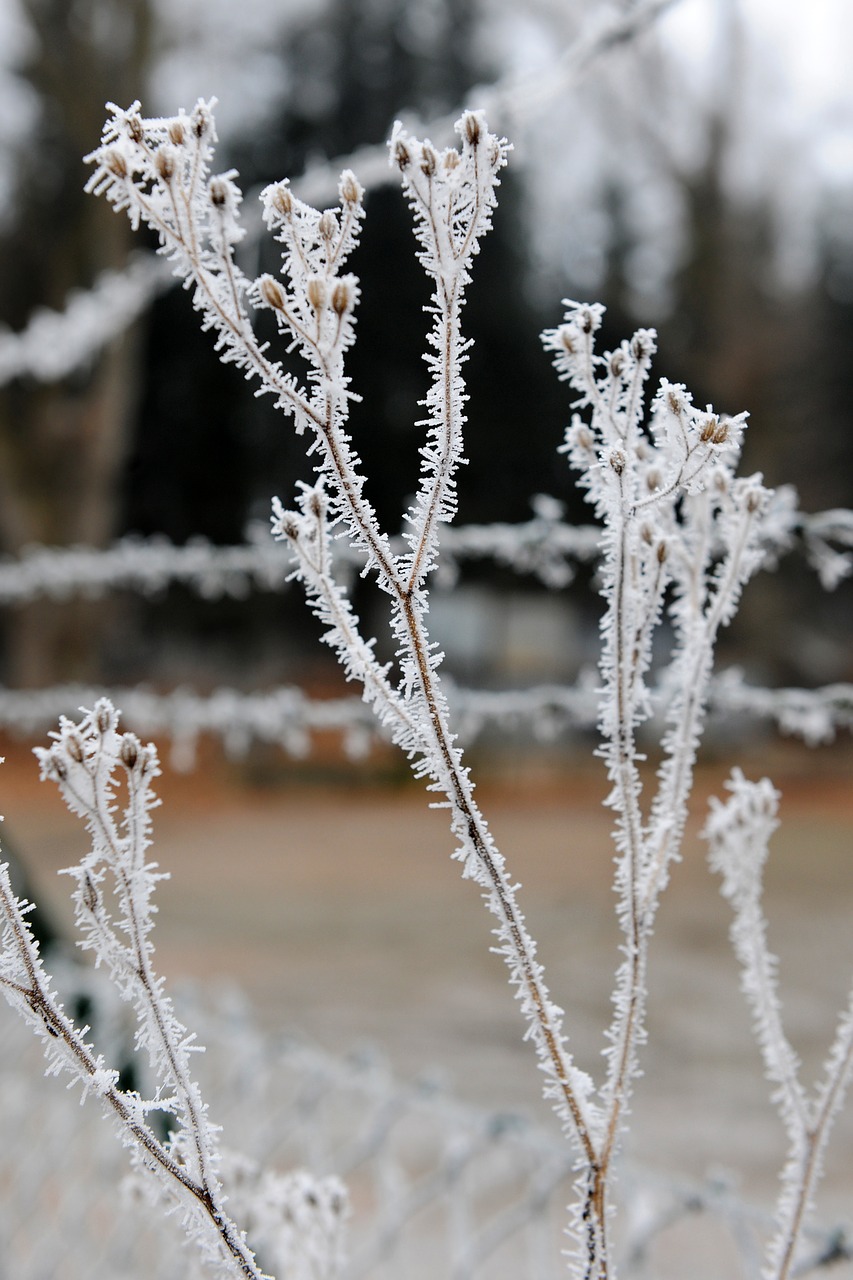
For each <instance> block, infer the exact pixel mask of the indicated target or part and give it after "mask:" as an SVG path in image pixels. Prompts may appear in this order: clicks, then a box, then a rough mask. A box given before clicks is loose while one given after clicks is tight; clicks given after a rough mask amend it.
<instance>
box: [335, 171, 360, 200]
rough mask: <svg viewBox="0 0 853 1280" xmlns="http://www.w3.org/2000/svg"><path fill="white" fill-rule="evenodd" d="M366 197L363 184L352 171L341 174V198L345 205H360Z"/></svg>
mask: <svg viewBox="0 0 853 1280" xmlns="http://www.w3.org/2000/svg"><path fill="white" fill-rule="evenodd" d="M363 195H364V191H363V190H362V186H361V183H360V182H359V181H358V178H356V176H355V174H354V173H353V172H352V170H351V169H345V170H344V172H343V173H342V174H341V185H340V196H341V200H342V201H343V202H344V204H358V203H359V201H360V200H361V198H362V196H363Z"/></svg>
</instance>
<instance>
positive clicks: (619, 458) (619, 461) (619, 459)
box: [608, 449, 627, 476]
mask: <svg viewBox="0 0 853 1280" xmlns="http://www.w3.org/2000/svg"><path fill="white" fill-rule="evenodd" d="M626 461H627V459H626V457H625V455H624V453H623V452H622V450H621V449H612V450H611V452H610V457H609V458H608V462H609V463H610V465H611V467H612V468H613V470H614V471H615V472H616V474H617V476H621V474H622V472H623V471H624V470H625V463H626Z"/></svg>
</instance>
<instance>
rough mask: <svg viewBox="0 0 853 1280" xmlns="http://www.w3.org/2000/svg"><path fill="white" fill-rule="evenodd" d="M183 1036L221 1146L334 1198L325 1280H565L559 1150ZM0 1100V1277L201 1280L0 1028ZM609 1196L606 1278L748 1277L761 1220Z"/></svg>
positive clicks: (396, 1087)
mask: <svg viewBox="0 0 853 1280" xmlns="http://www.w3.org/2000/svg"><path fill="white" fill-rule="evenodd" d="M185 998H186V999H188V1000H189V1003H190V1004H193V1003H195V1002H194V1001H193V1000H192V999H191V998H190V997H188V996H187V995H186V993H185ZM191 1020H192V1022H193V1025H194V1026H198V1027H199V1029H200V1033H201V1039H202V1040H203V1042H205V1043H206V1044H207V1046H208V1048H207V1053H206V1054H205V1055H204V1057H203V1058H200V1059H198V1061H197V1072H198V1074H199V1076H200V1078H201V1081H202V1087H203V1089H204V1091H205V1095H206V1096H207V1097H208V1099H209V1101H210V1104H211V1113H212V1115H213V1117H214V1118H215V1119H216V1120H217V1121H218V1122H220V1123H222V1124H223V1126H224V1144H225V1146H226V1147H228V1148H231V1149H233V1150H236V1151H239V1152H240V1153H241V1154H243V1155H247V1156H248V1157H249V1158H250V1159H253V1160H256V1161H259V1162H260V1163H261V1164H262V1165H263V1167H265V1168H269V1167H275V1168H278V1169H280V1170H282V1171H284V1170H287V1169H290V1168H294V1167H300V1168H307V1169H310V1171H311V1172H313V1173H315V1174H318V1175H322V1174H327V1173H334V1174H336V1175H337V1176H339V1177H341V1178H342V1179H343V1181H344V1182H345V1184H346V1185H347V1188H348V1193H349V1196H350V1201H351V1206H352V1217H351V1219H350V1223H349V1228H348V1253H349V1262H348V1265H347V1268H346V1270H345V1272H344V1274H343V1276H342V1277H341V1280H368V1277H369V1278H370V1280H392V1278H393V1280H481V1278H482V1280H485V1277H487V1276H488V1277H489V1280H552V1277H553V1280H556V1278H557V1277H559V1276H562V1275H563V1274H565V1268H564V1265H563V1262H562V1260H561V1248H562V1244H563V1235H562V1232H563V1227H564V1224H565V1210H564V1204H565V1202H566V1200H567V1198H568V1192H569V1185H570V1180H571V1176H572V1167H571V1159H570V1156H569V1154H568V1151H567V1148H566V1146H565V1144H564V1143H563V1142H562V1141H561V1139H560V1138H559V1136H557V1135H550V1134H546V1133H545V1132H543V1131H540V1130H539V1129H537V1128H536V1126H535V1125H534V1124H532V1123H531V1122H530V1120H529V1119H527V1118H525V1117H521V1116H513V1115H508V1114H489V1113H485V1112H481V1111H478V1110H476V1109H475V1108H473V1107H470V1106H466V1105H462V1104H460V1103H459V1102H458V1101H455V1100H454V1099H453V1098H452V1097H450V1096H449V1095H448V1094H446V1093H445V1092H444V1091H443V1090H442V1089H441V1088H440V1087H439V1086H438V1085H436V1084H435V1083H434V1082H430V1081H429V1080H423V1081H421V1082H416V1083H414V1084H405V1083H401V1082H400V1081H399V1080H397V1079H395V1078H394V1077H393V1075H392V1074H391V1072H390V1071H389V1069H388V1067H387V1065H386V1064H385V1063H384V1061H383V1060H382V1059H381V1058H380V1057H378V1056H376V1055H374V1054H372V1053H370V1052H369V1051H364V1050H363V1051H360V1052H357V1053H354V1054H352V1055H351V1056H350V1057H347V1058H335V1057H332V1056H331V1055H329V1054H328V1053H325V1052H323V1051H321V1050H319V1049H318V1048H316V1047H315V1046H312V1045H309V1044H307V1043H305V1042H304V1041H301V1040H299V1039H296V1038H294V1037H289V1036H286V1035H276V1034H272V1033H269V1032H266V1031H262V1030H261V1029H260V1028H259V1027H258V1026H257V1024H256V1023H255V1022H254V1021H253V1019H252V1017H251V1016H250V1014H249V1013H248V1011H247V1010H246V1007H245V1005H244V1004H243V1003H242V1001H241V1000H240V999H239V997H237V996H233V997H230V998H229V999H228V1000H227V1001H225V1002H223V1003H222V1004H221V1005H220V1007H219V1008H218V1009H217V1010H215V1011H211V1010H210V1009H209V1008H208V1009H207V1010H206V1011H203V1010H202V1009H200V1008H196V1009H194V1010H193V1012H192V1014H191ZM0 1089H1V1090H2V1092H0V1098H2V1104H0V1105H2V1111H0V1119H1V1120H2V1131H3V1135H4V1140H3V1143H2V1144H0V1238H2V1240H3V1266H2V1274H4V1275H9V1276H14V1277H15V1280H42V1278H43V1277H51V1278H52V1277H55V1276H62V1277H63V1280H84V1277H85V1280H116V1278H117V1277H121V1280H196V1278H198V1280H201V1278H200V1273H199V1272H198V1270H197V1269H196V1268H195V1265H194V1263H193V1260H192V1257H191V1255H190V1254H189V1253H188V1252H187V1250H186V1249H185V1248H184V1247H183V1245H182V1244H181V1243H180V1241H179V1228H178V1225H177V1224H176V1223H175V1222H174V1221H173V1220H170V1219H165V1218H163V1217H162V1215H161V1214H160V1213H159V1210H153V1211H152V1210H151V1209H150V1208H148V1207H147V1205H146V1203H145V1202H144V1201H143V1199H142V1198H141V1196H140V1194H139V1192H138V1190H137V1189H136V1188H135V1185H134V1183H133V1180H132V1179H131V1178H130V1176H129V1175H128V1172H127V1169H128V1166H127V1160H126V1153H124V1152H123V1151H122V1149H121V1147H120V1145H119V1143H118V1142H117V1141H116V1139H115V1137H114V1134H113V1132H112V1128H111V1126H110V1125H109V1124H108V1123H107V1122H105V1121H104V1120H103V1119H102V1118H101V1116H100V1114H99V1112H98V1111H97V1109H96V1108H95V1107H91V1106H82V1107H78V1106H73V1105H71V1106H70V1105H69V1097H68V1095H67V1091H66V1090H65V1089H63V1088H62V1087H61V1086H60V1085H59V1084H58V1082H57V1081H56V1080H54V1079H45V1078H44V1077H43V1076H42V1062H41V1051H40V1048H39V1046H38V1045H37V1043H36V1042H35V1040H34V1039H33V1037H32V1036H31V1035H30V1034H29V1033H28V1030H27V1028H26V1027H24V1026H23V1025H22V1024H21V1025H19V1024H18V1022H17V1020H11V1019H10V1020H9V1026H8V1028H7V1031H6V1032H4V1036H3V1037H2V1040H0ZM46 1171H47V1172H46ZM620 1186H621V1188H622V1193H623V1198H624V1201H625V1203H626V1204H627V1205H628V1207H629V1208H628V1213H627V1223H626V1227H625V1230H624V1235H623V1238H622V1240H621V1253H622V1257H623V1262H622V1266H621V1267H620V1274H623V1275H625V1276H627V1277H629V1278H631V1280H642V1277H644V1276H646V1275H648V1274H654V1275H655V1276H656V1280H676V1276H677V1277H678V1280H683V1273H680V1272H679V1271H678V1270H677V1269H676V1268H675V1266H674V1264H673V1267H672V1268H671V1267H670V1266H669V1265H668V1263H667V1258H668V1257H669V1256H670V1253H671V1245H672V1241H673V1240H674V1239H677V1236H678V1232H679V1231H680V1230H681V1229H683V1228H684V1227H685V1226H686V1227H687V1228H688V1229H689V1232H690V1238H691V1240H692V1241H693V1242H694V1245H695V1246H696V1248H695V1250H692V1251H691V1252H692V1253H693V1258H694V1262H692V1263H691V1280H712V1277H714V1280H717V1277H718V1276H719V1274H721V1272H720V1271H719V1269H718V1270H717V1271H715V1269H714V1268H715V1267H717V1268H719V1264H720V1259H721V1258H727V1259H730V1260H735V1259H738V1258H739V1259H740V1265H741V1267H742V1268H743V1271H742V1273H743V1274H746V1275H748V1274H754V1273H755V1272H754V1267H753V1266H752V1264H753V1261H754V1259H755V1258H756V1257H758V1256H759V1246H760V1241H761V1237H762V1234H763V1232H764V1231H766V1229H767V1226H768V1220H767V1218H766V1215H765V1214H763V1213H762V1212H760V1211H757V1210H753V1209H751V1208H749V1207H748V1206H747V1205H745V1204H744V1203H742V1202H741V1201H740V1200H739V1199H738V1197H737V1195H736V1194H735V1192H734V1191H733V1188H732V1186H731V1185H729V1184H728V1183H727V1181H726V1179H725V1178H724V1177H722V1176H721V1177H719V1178H717V1179H715V1180H711V1181H709V1182H707V1183H703V1184H698V1183H697V1184H687V1183H681V1182H677V1181H675V1180H671V1179H667V1178H665V1177H661V1176H659V1175H654V1174H652V1173H650V1172H648V1171H646V1170H643V1169H641V1168H637V1167H634V1166H627V1165H626V1166H625V1167H624V1168H623V1169H622V1170H621V1173H620ZM809 1244H810V1249H811V1254H810V1258H811V1265H809V1266H807V1267H806V1268H805V1270H803V1271H802V1272H800V1273H799V1274H803V1275H805V1274H810V1273H811V1272H812V1271H814V1270H817V1269H820V1267H821V1266H823V1265H827V1266H828V1265H829V1262H830V1260H835V1261H838V1260H839V1258H842V1257H849V1256H850V1255H849V1252H848V1250H847V1245H846V1236H845V1233H844V1230H843V1228H841V1227H839V1226H833V1227H824V1228H820V1229H815V1230H814V1231H813V1232H812V1233H811V1234H810V1237H809ZM682 1266H683V1257H682ZM649 1268H651V1270H649ZM725 1274H738V1272H737V1271H736V1270H735V1271H732V1270H731V1268H730V1267H726V1268H725Z"/></svg>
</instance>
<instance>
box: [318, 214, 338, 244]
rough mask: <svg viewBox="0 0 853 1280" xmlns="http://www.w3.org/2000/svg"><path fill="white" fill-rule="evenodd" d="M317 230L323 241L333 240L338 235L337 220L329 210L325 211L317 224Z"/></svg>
mask: <svg viewBox="0 0 853 1280" xmlns="http://www.w3.org/2000/svg"><path fill="white" fill-rule="evenodd" d="M317 230H318V231H319V232H320V236H321V238H322V239H323V240H326V241H329V240H333V239H334V238H335V236H336V235H337V233H338V220H337V218H336V217H335V215H334V213H333V212H332V210H331V209H327V210H326V212H325V213H324V214H323V216H322V217H321V218H320V221H319V222H318V224H317Z"/></svg>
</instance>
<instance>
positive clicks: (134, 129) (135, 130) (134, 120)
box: [127, 116, 145, 146]
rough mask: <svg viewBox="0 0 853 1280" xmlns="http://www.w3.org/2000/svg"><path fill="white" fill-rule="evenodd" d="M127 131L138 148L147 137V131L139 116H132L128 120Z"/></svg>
mask: <svg viewBox="0 0 853 1280" xmlns="http://www.w3.org/2000/svg"><path fill="white" fill-rule="evenodd" d="M127 131H128V133H129V134H130V136H131V138H132V139H133V141H134V142H135V143H136V144H137V146H138V145H139V143H140V142H142V140H143V138H144V137H145V129H144V128H143V126H142V121H141V120H140V118H139V116H130V117H129V118H128V121H127Z"/></svg>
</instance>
